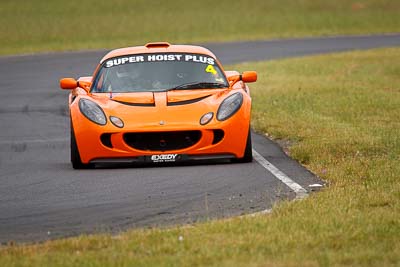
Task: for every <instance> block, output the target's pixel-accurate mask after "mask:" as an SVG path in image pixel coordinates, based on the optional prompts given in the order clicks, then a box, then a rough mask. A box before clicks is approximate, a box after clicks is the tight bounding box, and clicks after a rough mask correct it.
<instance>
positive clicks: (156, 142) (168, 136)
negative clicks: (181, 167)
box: [124, 131, 201, 151]
mask: <svg viewBox="0 0 400 267" xmlns="http://www.w3.org/2000/svg"><path fill="white" fill-rule="evenodd" d="M200 138H201V132H200V131H179V132H148V133H126V134H124V141H125V143H126V144H127V145H129V146H130V147H133V148H135V149H138V150H147V151H148V150H154V151H168V150H176V149H184V148H188V147H190V146H192V145H194V144H196V143H197V142H198V141H199V140H200Z"/></svg>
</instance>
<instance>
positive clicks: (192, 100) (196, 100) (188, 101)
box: [167, 95, 210, 106]
mask: <svg viewBox="0 0 400 267" xmlns="http://www.w3.org/2000/svg"><path fill="white" fill-rule="evenodd" d="M209 96H210V95H206V96H202V97H199V98H194V99H189V100H183V101H177V102H168V103H167V106H179V105H187V104H192V103H196V102H199V101H201V100H203V99H204V98H207V97H209Z"/></svg>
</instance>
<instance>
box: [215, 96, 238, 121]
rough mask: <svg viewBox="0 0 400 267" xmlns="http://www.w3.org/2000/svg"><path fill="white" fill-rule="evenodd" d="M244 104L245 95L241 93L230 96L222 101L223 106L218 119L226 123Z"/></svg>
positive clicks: (220, 107) (218, 113) (219, 110)
mask: <svg viewBox="0 0 400 267" xmlns="http://www.w3.org/2000/svg"><path fill="white" fill-rule="evenodd" d="M242 103H243V95H242V94H241V93H235V94H233V95H230V96H228V97H227V98H225V100H224V101H222V103H221V105H220V106H219V108H218V112H217V119H218V120H219V121H224V120H226V119H228V118H230V117H231V116H232V115H233V114H235V113H236V111H238V110H239V108H240V107H241V106H242Z"/></svg>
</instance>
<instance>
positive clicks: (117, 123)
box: [110, 116, 124, 128]
mask: <svg viewBox="0 0 400 267" xmlns="http://www.w3.org/2000/svg"><path fill="white" fill-rule="evenodd" d="M110 121H111V122H112V124H114V125H115V126H117V127H118V128H122V127H124V122H123V121H122V120H121V119H120V118H118V117H115V116H110Z"/></svg>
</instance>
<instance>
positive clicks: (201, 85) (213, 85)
mask: <svg viewBox="0 0 400 267" xmlns="http://www.w3.org/2000/svg"><path fill="white" fill-rule="evenodd" d="M226 87H228V86H227V85H226V84H224V83H213V82H191V83H184V84H181V85H178V86H175V87H173V88H170V89H167V90H166V91H170V90H184V89H209V88H226Z"/></svg>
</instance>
